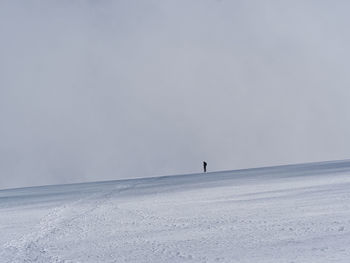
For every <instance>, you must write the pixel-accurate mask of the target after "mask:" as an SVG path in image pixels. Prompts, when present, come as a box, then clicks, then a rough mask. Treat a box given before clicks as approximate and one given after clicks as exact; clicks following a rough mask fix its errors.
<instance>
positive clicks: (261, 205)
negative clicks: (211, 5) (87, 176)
mask: <svg viewBox="0 0 350 263" xmlns="http://www.w3.org/2000/svg"><path fill="white" fill-rule="evenodd" d="M0 262H2V263H5V262H11V263H12V262H84V263H85V262H152V263H153V262H281V263H282V262H288V263H292V262H294V263H295V262H347V263H348V262H350V161H348V160H346V161H336V162H322V163H310V164H301V165H288V166H277V167H267V168H257V169H248V170H237V171H225V172H213V173H206V174H189V175H179V176H165V177H158V178H144V179H134V180H120V181H109V182H96V183H84V184H71V185H56V186H42V187H31V188H21V189H8V190H2V191H0Z"/></svg>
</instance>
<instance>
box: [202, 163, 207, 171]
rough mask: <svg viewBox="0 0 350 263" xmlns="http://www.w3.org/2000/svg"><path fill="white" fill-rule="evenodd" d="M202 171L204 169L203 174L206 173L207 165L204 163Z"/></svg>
mask: <svg viewBox="0 0 350 263" xmlns="http://www.w3.org/2000/svg"><path fill="white" fill-rule="evenodd" d="M203 169H204V172H205V173H206V172H207V163H206V162H203Z"/></svg>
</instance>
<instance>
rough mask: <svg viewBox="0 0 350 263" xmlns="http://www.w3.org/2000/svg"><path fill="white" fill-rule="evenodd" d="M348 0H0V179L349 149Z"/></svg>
mask: <svg viewBox="0 0 350 263" xmlns="http://www.w3.org/2000/svg"><path fill="white" fill-rule="evenodd" d="M349 11H350V3H349V2H348V1H336V2H334V1H330V0H328V1H322V0H321V1H320V0H317V1H316V0H309V1H307V0H306V1H305V0H303V1H301V0H294V1H277V0H275V1H271V0H267V1H260V0H252V1H246V0H237V1H235V0H233V1H228V0H221V1H215V0H197V1H195V0H172V1H169V0H158V1H155V0H149V1H144V0H142V1H141V0H139V1H137V0H135V1H128V0H125V1H110V0H109V1H88V0H86V1H66V0H57V1H47V0H45V1H44V0H42V1H35V0H33V1H24V0H23V1H14V0H9V1H1V2H0V50H1V53H0V188H8V187H21V186H30V185H42V184H58V183H73V182H84V181H99V180H111V179H122V178H134V177H147V176H156V175H166V174H181V173H192V172H198V171H201V169H202V167H201V165H202V161H203V160H206V161H207V162H208V170H209V171H213V170H227V169H238V168H247V167H256V166H266V165H277V164H287V163H298V162H310V161H322V160H333V159H347V158H350V139H349V135H350V115H349V113H350V103H349V99H350V74H349V73H348V69H349V64H350V52H349V46H350V33H349V28H350V17H349V15H348V14H349Z"/></svg>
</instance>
